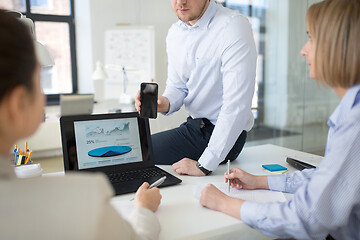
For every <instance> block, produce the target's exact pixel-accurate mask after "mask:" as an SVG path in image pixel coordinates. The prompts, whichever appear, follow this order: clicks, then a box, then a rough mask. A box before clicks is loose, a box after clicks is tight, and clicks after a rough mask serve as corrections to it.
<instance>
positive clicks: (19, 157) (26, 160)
mask: <svg viewBox="0 0 360 240" xmlns="http://www.w3.org/2000/svg"><path fill="white" fill-rule="evenodd" d="M31 153H32V152H31V151H30V149H27V153H26V155H25V154H21V153H20V152H15V151H14V156H15V159H14V165H15V166H20V165H24V164H31V163H32V160H31Z"/></svg>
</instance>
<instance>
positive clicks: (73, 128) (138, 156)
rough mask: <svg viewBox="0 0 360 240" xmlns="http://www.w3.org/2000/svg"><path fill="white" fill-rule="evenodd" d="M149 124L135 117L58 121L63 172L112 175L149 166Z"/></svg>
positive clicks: (132, 114) (127, 114)
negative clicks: (74, 171) (114, 171)
mask: <svg viewBox="0 0 360 240" xmlns="http://www.w3.org/2000/svg"><path fill="white" fill-rule="evenodd" d="M148 121H149V120H148V119H143V118H140V117H139V116H138V113H115V114H99V115H82V116H66V117H61V119H60V126H61V137H62V145H63V155H64V167H65V170H80V171H81V170H87V171H92V170H93V171H96V170H99V168H101V169H102V171H106V170H108V171H113V170H115V169H119V168H121V169H124V170H126V169H129V168H131V167H139V166H145V167H146V166H149V165H152V164H153V155H152V148H151V139H150V129H149V122H148ZM129 166H130V167H129Z"/></svg>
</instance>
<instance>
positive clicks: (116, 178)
mask: <svg viewBox="0 0 360 240" xmlns="http://www.w3.org/2000/svg"><path fill="white" fill-rule="evenodd" d="M163 175H164V173H163V172H161V171H159V170H158V169H156V168H148V169H142V170H132V171H128V172H121V173H111V174H108V178H109V180H110V182H127V181H131V180H134V179H147V178H150V177H156V176H163Z"/></svg>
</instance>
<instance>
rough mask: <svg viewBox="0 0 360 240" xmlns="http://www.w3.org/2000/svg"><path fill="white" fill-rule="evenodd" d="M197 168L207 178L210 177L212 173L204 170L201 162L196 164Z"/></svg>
mask: <svg viewBox="0 0 360 240" xmlns="http://www.w3.org/2000/svg"><path fill="white" fill-rule="evenodd" d="M196 167H197V168H198V169H199V170H200V171H202V172H203V173H204V174H205V175H206V176H207V175H210V174H211V173H212V171H210V170H207V169H206V168H204V167H203V166H201V164H200V163H199V162H197V163H196Z"/></svg>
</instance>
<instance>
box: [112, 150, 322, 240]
mask: <svg viewBox="0 0 360 240" xmlns="http://www.w3.org/2000/svg"><path fill="white" fill-rule="evenodd" d="M287 156H289V157H293V158H299V159H303V160H306V161H308V162H310V163H313V164H314V165H318V163H319V162H320V161H321V160H322V157H319V156H316V155H312V154H308V153H303V152H299V151H295V150H291V149H287V148H283V147H279V146H275V145H261V146H255V147H248V148H245V149H244V150H243V151H242V153H241V154H240V156H239V158H238V159H237V160H236V161H234V162H232V164H231V167H232V168H233V167H239V168H242V169H243V170H245V171H248V172H249V173H252V174H257V175H266V173H265V172H264V171H263V168H262V167H261V165H262V164H272V163H278V164H281V165H283V166H285V167H287V168H288V169H289V171H290V172H292V171H295V170H296V169H294V168H293V167H292V166H290V165H289V164H288V163H286V157H287ZM160 167H162V168H163V169H164V170H166V171H168V172H170V173H172V174H174V175H176V176H178V175H177V174H176V173H174V171H173V170H172V169H171V166H160ZM225 171H226V165H221V166H219V167H218V168H217V169H216V171H214V172H213V173H212V174H211V175H210V176H207V177H191V176H178V177H179V178H181V179H182V180H183V182H182V183H181V184H179V185H176V186H171V187H165V188H161V189H160V192H161V194H162V200H161V205H160V207H159V209H158V211H157V213H156V214H157V216H158V218H159V220H160V224H161V233H160V239H163V240H170V239H189V240H190V239H221V240H224V239H239V238H241V239H271V238H268V237H266V236H264V235H262V234H261V233H260V232H258V231H257V230H254V229H252V228H250V227H248V226H247V225H246V224H244V223H242V222H241V221H239V220H237V219H235V218H232V217H230V216H227V215H225V214H223V213H220V212H216V211H213V210H210V209H207V208H204V207H202V206H201V205H200V204H199V203H198V201H197V200H195V198H194V197H193V186H194V183H197V182H205V183H210V182H220V181H223V174H224V172H225ZM133 196H134V194H125V195H121V196H117V197H114V198H113V201H123V200H129V199H131V198H132V197H133Z"/></svg>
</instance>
